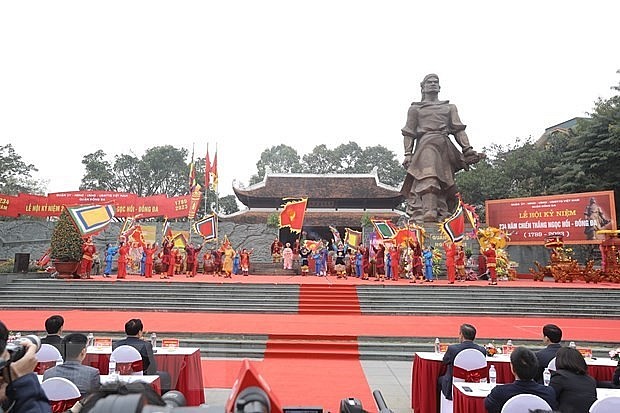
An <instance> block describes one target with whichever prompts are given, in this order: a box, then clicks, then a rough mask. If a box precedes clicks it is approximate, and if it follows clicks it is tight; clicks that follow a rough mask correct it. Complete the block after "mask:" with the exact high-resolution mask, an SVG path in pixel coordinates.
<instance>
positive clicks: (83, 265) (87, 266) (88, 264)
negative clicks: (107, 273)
mask: <svg viewBox="0 0 620 413" xmlns="http://www.w3.org/2000/svg"><path fill="white" fill-rule="evenodd" d="M96 251H97V248H95V244H93V239H92V238H91V237H87V238H86V240H85V242H84V243H83V244H82V260H81V262H80V277H81V278H90V271H91V269H92V267H93V255H94V254H95V252H96Z"/></svg>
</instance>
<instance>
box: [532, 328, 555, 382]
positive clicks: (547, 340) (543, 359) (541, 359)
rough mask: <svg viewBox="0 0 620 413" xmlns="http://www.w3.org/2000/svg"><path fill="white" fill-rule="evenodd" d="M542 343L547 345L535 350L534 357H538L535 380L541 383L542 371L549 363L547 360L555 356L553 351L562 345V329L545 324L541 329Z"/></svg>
mask: <svg viewBox="0 0 620 413" xmlns="http://www.w3.org/2000/svg"><path fill="white" fill-rule="evenodd" d="M542 335H543V343H544V344H545V345H546V346H547V347H545V348H543V349H542V350H539V351H537V352H536V358H537V359H538V373H537V374H536V377H535V380H536V381H537V382H539V383H542V380H543V377H542V375H543V371H544V370H545V368H546V367H547V366H548V365H549V362H550V361H551V360H552V359H553V358H554V357H555V353H557V352H558V350H559V349H560V347H562V345H561V344H560V341H562V330H561V329H560V327H558V326H556V325H555V324H546V325H545V326H544V327H543V330H542Z"/></svg>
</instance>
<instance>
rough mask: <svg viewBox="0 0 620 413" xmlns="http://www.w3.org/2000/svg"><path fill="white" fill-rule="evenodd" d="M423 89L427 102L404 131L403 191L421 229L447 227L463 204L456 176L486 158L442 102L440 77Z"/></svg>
mask: <svg viewBox="0 0 620 413" xmlns="http://www.w3.org/2000/svg"><path fill="white" fill-rule="evenodd" d="M420 86H421V88H422V101H421V102H413V103H412V104H411V106H410V107H409V112H408V113H407V124H406V125H405V127H404V128H403V129H402V133H403V142H404V146H405V160H404V162H403V166H404V167H405V169H406V170H407V176H406V177H405V182H404V184H403V187H402V189H401V193H402V194H403V195H404V196H405V198H406V199H407V213H408V214H409V215H410V216H411V217H412V218H413V219H414V220H415V221H416V222H417V223H419V224H421V223H424V222H440V221H443V220H444V219H445V218H447V217H449V216H450V215H451V214H452V213H453V212H454V210H455V208H456V205H457V204H458V199H457V198H456V194H457V192H458V190H457V188H456V183H455V181H454V174H455V173H456V172H457V171H459V170H461V169H465V170H467V169H469V165H473V164H475V163H477V162H479V161H480V160H481V159H483V158H484V157H485V155H484V154H483V153H478V152H476V151H474V149H473V148H472V146H471V145H470V144H469V138H468V137H467V134H466V133H465V125H463V123H462V122H461V120H460V119H459V114H458V112H457V110H456V106H455V105H453V104H450V103H449V101H447V100H439V89H440V87H439V77H438V76H437V75H436V74H429V75H426V76H425V77H424V80H422V83H420ZM450 135H452V136H454V139H455V140H456V142H457V143H458V144H459V146H460V147H461V150H459V149H457V147H456V146H455V145H454V143H453V142H452V140H451V139H450Z"/></svg>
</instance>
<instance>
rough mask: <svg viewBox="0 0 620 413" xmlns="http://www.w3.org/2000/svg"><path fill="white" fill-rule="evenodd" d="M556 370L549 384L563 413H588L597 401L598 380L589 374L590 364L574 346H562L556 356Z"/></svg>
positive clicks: (552, 373)
mask: <svg viewBox="0 0 620 413" xmlns="http://www.w3.org/2000/svg"><path fill="white" fill-rule="evenodd" d="M555 368H556V371H554V372H551V382H550V383H549V385H550V386H551V387H553V390H555V396H556V398H557V400H558V410H559V411H561V412H562V413H588V412H589V411H590V406H592V403H594V402H595V401H596V380H594V379H593V378H592V377H590V376H588V365H587V364H586V361H585V359H584V358H583V356H582V355H581V353H580V352H579V351H578V350H577V349H574V348H570V347H562V348H560V349H559V350H558V352H557V353H556V356H555Z"/></svg>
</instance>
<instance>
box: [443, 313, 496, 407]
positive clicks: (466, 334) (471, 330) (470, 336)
mask: <svg viewBox="0 0 620 413" xmlns="http://www.w3.org/2000/svg"><path fill="white" fill-rule="evenodd" d="M475 339H476V327H474V326H472V325H471V324H462V325H461V327H460V328H459V343H458V344H451V345H449V346H448V349H447V350H446V354H445V355H444V356H443V360H442V363H443V364H446V365H447V369H446V374H445V375H443V376H441V377H439V385H440V387H441V392H442V393H443V395H444V396H445V397H446V399H448V400H452V369H453V367H454V359H455V358H456V355H457V354H459V353H460V352H461V351H463V350H465V349H468V348H473V349H476V350H478V351H480V352H481V353H482V354H484V355H485V356H486V354H487V351H486V350H485V348H484V347H482V346H480V345H478V344H476V343H474V340H475Z"/></svg>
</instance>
